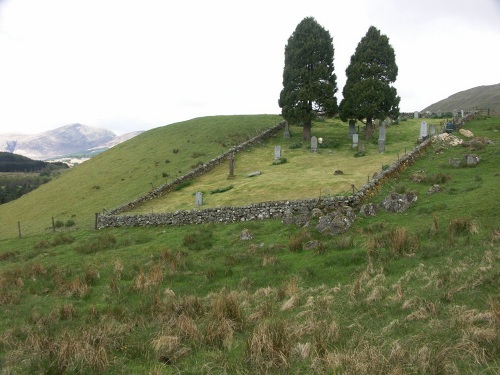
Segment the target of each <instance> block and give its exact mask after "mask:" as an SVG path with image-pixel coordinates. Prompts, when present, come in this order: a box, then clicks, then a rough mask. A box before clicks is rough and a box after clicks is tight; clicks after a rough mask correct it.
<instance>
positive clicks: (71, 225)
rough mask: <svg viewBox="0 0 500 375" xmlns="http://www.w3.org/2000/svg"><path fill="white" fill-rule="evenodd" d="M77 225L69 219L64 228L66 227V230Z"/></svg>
mask: <svg viewBox="0 0 500 375" xmlns="http://www.w3.org/2000/svg"><path fill="white" fill-rule="evenodd" d="M75 224H76V223H75V221H74V220H73V219H69V220H67V221H66V223H65V224H64V226H65V227H66V228H69V227H74V226H75Z"/></svg>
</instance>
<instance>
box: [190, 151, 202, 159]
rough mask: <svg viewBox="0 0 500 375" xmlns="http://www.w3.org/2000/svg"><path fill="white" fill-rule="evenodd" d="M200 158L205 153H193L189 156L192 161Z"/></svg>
mask: <svg viewBox="0 0 500 375" xmlns="http://www.w3.org/2000/svg"><path fill="white" fill-rule="evenodd" d="M201 156H205V153H204V152H193V153H192V154H191V157H192V158H193V159H196V158H199V157H201Z"/></svg>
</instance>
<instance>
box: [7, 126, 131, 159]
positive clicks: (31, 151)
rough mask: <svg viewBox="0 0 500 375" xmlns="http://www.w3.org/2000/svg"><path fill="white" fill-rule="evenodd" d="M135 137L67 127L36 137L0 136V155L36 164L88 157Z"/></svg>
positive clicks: (92, 128) (101, 130) (84, 127)
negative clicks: (9, 154)
mask: <svg viewBox="0 0 500 375" xmlns="http://www.w3.org/2000/svg"><path fill="white" fill-rule="evenodd" d="M139 133H140V132H133V133H129V134H124V135H121V136H117V135H115V134H114V133H113V132H111V131H109V130H106V129H100V128H95V127H90V126H86V125H82V124H71V125H66V126H61V127H59V128H57V129H53V130H49V131H46V132H43V133H38V134H15V133H5V134H0V151H8V152H13V153H16V154H20V155H24V156H27V157H29V158H31V159H38V160H48V159H53V158H55V157H62V156H68V155H74V154H88V155H92V154H95V153H96V151H103V150H105V149H108V148H110V147H112V146H114V145H116V144H118V143H121V142H123V141H125V140H127V139H130V138H132V137H134V136H136V135H137V134H139Z"/></svg>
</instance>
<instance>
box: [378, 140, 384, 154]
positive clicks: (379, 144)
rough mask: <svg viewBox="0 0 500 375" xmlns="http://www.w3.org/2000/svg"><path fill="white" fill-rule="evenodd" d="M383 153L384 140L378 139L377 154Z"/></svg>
mask: <svg viewBox="0 0 500 375" xmlns="http://www.w3.org/2000/svg"><path fill="white" fill-rule="evenodd" d="M384 151H385V139H379V140H378V152H384Z"/></svg>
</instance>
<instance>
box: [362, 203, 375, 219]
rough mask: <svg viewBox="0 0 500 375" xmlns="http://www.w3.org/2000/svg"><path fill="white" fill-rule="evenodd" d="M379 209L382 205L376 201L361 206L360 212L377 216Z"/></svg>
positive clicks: (366, 215) (364, 214)
mask: <svg viewBox="0 0 500 375" xmlns="http://www.w3.org/2000/svg"><path fill="white" fill-rule="evenodd" d="M379 210H380V205H378V204H375V203H367V204H364V205H362V206H361V208H360V209H359V213H360V214H361V215H363V216H365V217H368V216H377V213H378V211H379Z"/></svg>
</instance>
